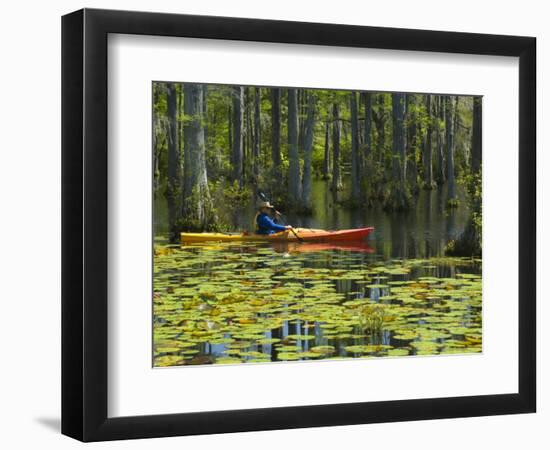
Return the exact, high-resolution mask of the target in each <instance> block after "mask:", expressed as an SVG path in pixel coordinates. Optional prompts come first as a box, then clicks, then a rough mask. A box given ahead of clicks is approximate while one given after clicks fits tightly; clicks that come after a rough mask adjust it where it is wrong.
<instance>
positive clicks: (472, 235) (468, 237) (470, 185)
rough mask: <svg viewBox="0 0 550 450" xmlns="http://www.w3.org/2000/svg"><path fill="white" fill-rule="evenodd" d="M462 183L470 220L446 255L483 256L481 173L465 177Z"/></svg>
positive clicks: (448, 247)
mask: <svg viewBox="0 0 550 450" xmlns="http://www.w3.org/2000/svg"><path fill="white" fill-rule="evenodd" d="M460 183H461V184H462V185H464V187H465V189H466V192H467V194H468V196H467V203H468V207H469V210H470V218H469V220H468V223H467V224H466V228H465V229H464V231H463V233H462V234H461V235H460V237H459V238H458V239H456V240H453V241H450V242H449V243H448V244H447V246H446V248H445V253H446V254H448V255H456V256H466V255H475V256H481V249H482V230H481V227H482V222H483V216H482V209H481V208H482V203H481V201H482V177H481V171H480V172H479V173H473V174H469V175H465V176H464V177H463V178H462V179H461V180H460Z"/></svg>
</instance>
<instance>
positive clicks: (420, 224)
mask: <svg viewBox="0 0 550 450" xmlns="http://www.w3.org/2000/svg"><path fill="white" fill-rule="evenodd" d="M457 192H458V195H459V199H460V200H461V201H460V204H459V207H458V208H456V209H452V210H446V208H445V202H446V187H445V186H443V187H440V188H438V189H435V190H431V191H424V190H423V191H421V192H420V194H419V196H418V199H417V203H416V205H417V206H416V208H415V209H414V210H412V211H409V212H403V213H387V212H385V211H384V210H383V209H382V207H381V206H376V207H373V208H360V209H355V210H350V209H347V208H343V207H341V206H339V205H336V204H335V203H334V200H333V195H332V192H331V191H330V189H329V187H328V184H327V183H326V182H325V181H321V180H315V181H314V182H313V186H312V200H313V209H314V210H313V214H312V215H299V214H293V213H288V214H285V215H284V216H283V218H284V219H285V220H284V222H285V223H288V224H291V225H293V226H295V227H304V228H322V229H327V230H338V229H346V228H360V227H367V226H374V227H375V232H374V233H373V234H372V235H371V236H370V237H369V240H370V242H371V246H372V248H373V249H374V250H375V252H376V253H377V254H379V255H380V256H381V257H383V258H384V259H389V258H392V257H397V258H417V257H418V258H429V257H433V256H442V255H443V254H444V248H445V245H446V243H447V242H449V241H450V240H452V239H455V238H456V237H458V235H459V234H460V233H461V232H462V230H463V229H464V226H465V224H466V221H467V220H468V214H469V211H468V209H467V207H466V204H465V203H466V202H465V201H464V193H463V190H462V189H460V186H459V187H458V189H457ZM346 195H347V191H346V190H345V191H343V192H341V193H340V196H341V197H342V198H344V197H345V196H346ZM256 204H257V200H256V199H251V201H250V202H249V204H247V205H245V206H244V207H243V208H241V209H239V210H236V211H231V212H228V211H223V208H221V215H222V216H223V218H224V220H225V221H229V222H232V224H233V229H234V230H235V231H241V230H250V229H251V228H252V221H253V218H254V215H255V213H256V210H255V208H256ZM216 206H217V207H220V205H216ZM276 206H277V208H278V209H279V210H280V211H281V212H283V213H284V212H285V209H284V207H283V206H284V205H276ZM154 209H155V230H156V232H157V234H158V235H159V237H164V236H165V235H166V233H167V231H168V224H167V216H168V214H167V211H166V202H165V200H164V198H163V197H162V196H159V197H158V198H157V199H156V201H155V208H154Z"/></svg>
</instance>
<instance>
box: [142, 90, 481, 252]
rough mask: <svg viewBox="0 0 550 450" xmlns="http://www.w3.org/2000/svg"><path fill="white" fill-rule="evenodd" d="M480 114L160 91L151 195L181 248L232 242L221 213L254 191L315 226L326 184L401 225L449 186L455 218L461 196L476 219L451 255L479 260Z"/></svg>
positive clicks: (399, 101)
mask: <svg viewBox="0 0 550 450" xmlns="http://www.w3.org/2000/svg"><path fill="white" fill-rule="evenodd" d="M481 108H482V105H481V97H472V96H455V95H435V94H404V93H380V92H359V91H337V90H322V89H302V88H266V87H253V86H229V85H210V84H209V85H206V84H196V83H163V82H155V83H153V165H154V195H155V197H157V196H164V198H165V199H166V203H167V209H168V226H169V230H170V240H171V241H172V242H177V241H178V236H179V233H180V232H181V231H198V232H200V231H230V230H231V231H234V230H233V229H232V225H231V223H226V222H225V221H224V220H223V219H222V215H221V214H220V208H226V209H238V208H239V206H241V205H243V204H245V203H247V202H250V201H251V200H254V199H255V198H256V196H257V192H258V191H262V192H266V193H267V194H268V196H269V198H270V200H271V202H272V203H275V204H276V205H280V208H281V209H282V210H283V211H284V212H287V211H293V212H296V213H299V214H301V215H303V216H307V215H310V214H311V213H312V212H313V209H314V208H315V205H314V204H313V203H312V182H313V180H325V182H326V183H328V185H329V186H330V190H331V195H332V200H331V201H332V203H333V204H334V205H335V206H336V207H338V208H345V209H359V208H370V207H373V206H374V205H378V206H382V207H383V209H384V210H385V211H388V212H390V213H393V212H396V213H397V212H403V211H410V210H414V209H415V208H416V207H417V198H418V195H419V192H420V191H421V190H431V189H435V188H438V187H441V186H445V187H446V199H445V204H446V208H447V209H448V210H449V211H450V210H452V209H453V208H456V207H457V206H458V204H459V196H458V194H457V184H460V185H462V186H463V188H464V191H465V200H464V201H465V202H466V204H467V205H466V206H467V207H468V210H469V214H470V217H469V219H468V221H467V224H466V226H465V229H464V231H463V232H462V234H461V235H460V236H459V237H458V238H457V239H456V240H452V241H449V242H448V245H447V249H446V252H447V254H449V255H454V256H480V255H481V218H482V215H481V214H482V209H481ZM344 184H346V185H347V186H348V187H349V189H343V187H344ZM239 231H240V230H239Z"/></svg>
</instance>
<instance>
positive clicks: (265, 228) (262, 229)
mask: <svg viewBox="0 0 550 450" xmlns="http://www.w3.org/2000/svg"><path fill="white" fill-rule="evenodd" d="M256 223H257V225H258V229H257V231H256V232H257V233H258V234H273V233H278V232H280V231H285V230H286V228H285V227H284V226H282V225H278V224H276V223H275V222H274V221H273V219H272V218H271V217H269V216H268V215H267V214H265V213H261V214H259V215H258V217H257V218H256Z"/></svg>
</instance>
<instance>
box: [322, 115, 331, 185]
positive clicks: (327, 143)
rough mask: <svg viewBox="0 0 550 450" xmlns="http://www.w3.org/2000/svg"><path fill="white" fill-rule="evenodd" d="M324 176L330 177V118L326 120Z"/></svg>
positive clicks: (325, 177)
mask: <svg viewBox="0 0 550 450" xmlns="http://www.w3.org/2000/svg"><path fill="white" fill-rule="evenodd" d="M323 178H324V179H325V180H328V179H330V119H329V118H327V121H326V122H325V154H324V157H323Z"/></svg>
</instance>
